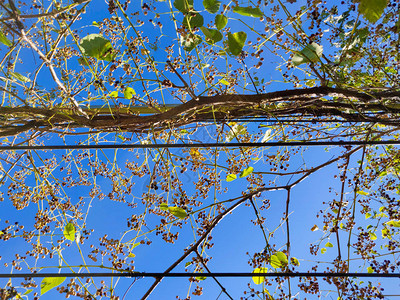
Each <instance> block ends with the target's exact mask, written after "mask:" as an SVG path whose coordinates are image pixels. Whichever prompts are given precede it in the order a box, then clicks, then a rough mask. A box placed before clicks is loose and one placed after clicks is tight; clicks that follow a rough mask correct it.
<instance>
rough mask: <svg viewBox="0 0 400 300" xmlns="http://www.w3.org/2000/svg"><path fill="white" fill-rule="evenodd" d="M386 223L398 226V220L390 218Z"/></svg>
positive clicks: (399, 225) (399, 223) (399, 224)
mask: <svg viewBox="0 0 400 300" xmlns="http://www.w3.org/2000/svg"><path fill="white" fill-rule="evenodd" d="M386 225H388V226H393V227H400V221H398V220H390V221H388V222H386Z"/></svg>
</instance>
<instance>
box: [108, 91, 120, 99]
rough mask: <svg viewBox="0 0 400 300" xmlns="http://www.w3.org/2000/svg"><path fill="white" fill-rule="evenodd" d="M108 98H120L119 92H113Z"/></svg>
mask: <svg viewBox="0 0 400 300" xmlns="http://www.w3.org/2000/svg"><path fill="white" fill-rule="evenodd" d="M108 97H112V98H118V91H112V92H111V93H109V94H108Z"/></svg>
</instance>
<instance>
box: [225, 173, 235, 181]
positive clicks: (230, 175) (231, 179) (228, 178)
mask: <svg viewBox="0 0 400 300" xmlns="http://www.w3.org/2000/svg"><path fill="white" fill-rule="evenodd" d="M236 178H237V176H236V175H235V174H228V175H227V176H226V181H228V182H230V181H234V180H235V179H236Z"/></svg>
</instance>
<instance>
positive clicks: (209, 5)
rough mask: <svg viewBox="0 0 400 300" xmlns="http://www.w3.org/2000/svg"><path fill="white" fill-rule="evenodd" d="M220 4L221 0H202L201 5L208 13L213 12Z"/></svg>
mask: <svg viewBox="0 0 400 300" xmlns="http://www.w3.org/2000/svg"><path fill="white" fill-rule="evenodd" d="M220 5H221V1H217V0H203V6H204V8H205V9H206V11H208V12H209V13H210V14H215V13H216V12H217V11H218V10H219V7H220Z"/></svg>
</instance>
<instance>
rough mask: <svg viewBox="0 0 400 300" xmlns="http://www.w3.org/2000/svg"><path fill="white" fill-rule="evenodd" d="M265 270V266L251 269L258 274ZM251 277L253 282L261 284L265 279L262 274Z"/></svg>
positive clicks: (266, 270) (265, 271)
mask: <svg viewBox="0 0 400 300" xmlns="http://www.w3.org/2000/svg"><path fill="white" fill-rule="evenodd" d="M267 272H268V269H267V268H255V269H254V270H253V273H256V274H259V273H261V274H262V273H267ZM252 279H253V282H254V283H255V284H262V283H263V282H264V280H265V277H264V276H253V277H252Z"/></svg>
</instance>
